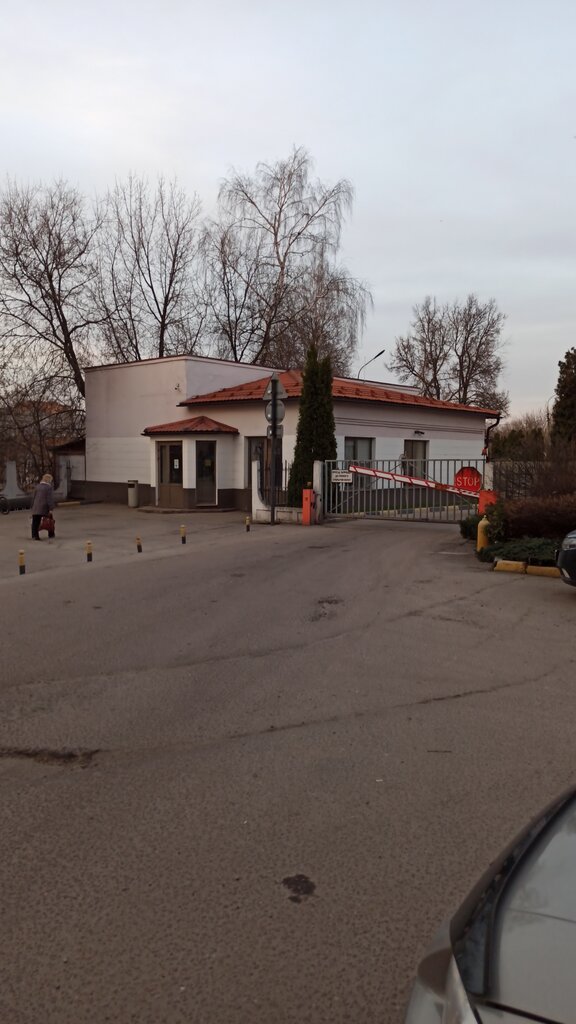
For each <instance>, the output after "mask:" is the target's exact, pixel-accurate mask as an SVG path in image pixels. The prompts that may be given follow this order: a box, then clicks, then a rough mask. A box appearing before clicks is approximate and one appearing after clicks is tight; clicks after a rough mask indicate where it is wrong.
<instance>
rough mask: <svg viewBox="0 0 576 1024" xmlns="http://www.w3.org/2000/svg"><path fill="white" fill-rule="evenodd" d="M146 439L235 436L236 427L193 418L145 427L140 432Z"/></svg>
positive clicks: (207, 417)
mask: <svg viewBox="0 0 576 1024" xmlns="http://www.w3.org/2000/svg"><path fill="white" fill-rule="evenodd" d="M142 433H143V434H146V435H147V436H148V437H152V436H154V435H156V434H237V433H238V430H237V428H236V427H231V426H229V424H228V423H220V422H219V421H218V420H213V419H210V417H209V416H193V417H192V418H191V419H188V420H175V421H174V422H173V423H159V424H157V425H156V426H154V427H146V429H145V430H143V431H142Z"/></svg>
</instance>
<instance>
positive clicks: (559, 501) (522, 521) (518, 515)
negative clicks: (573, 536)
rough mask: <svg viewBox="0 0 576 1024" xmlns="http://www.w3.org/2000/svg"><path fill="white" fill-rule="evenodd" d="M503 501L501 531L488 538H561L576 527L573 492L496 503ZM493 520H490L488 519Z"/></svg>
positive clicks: (496, 539) (575, 500)
mask: <svg viewBox="0 0 576 1024" xmlns="http://www.w3.org/2000/svg"><path fill="white" fill-rule="evenodd" d="M498 504H501V505H502V519H503V527H504V528H503V531H502V530H501V531H500V533H499V535H497V534H498V530H495V532H494V534H493V533H492V529H491V531H490V539H491V540H494V541H495V542H497V541H503V540H514V539H516V538H518V537H547V538H549V539H550V540H561V539H562V537H564V536H565V535H566V534H567V533H569V532H570V530H574V529H576V494H567V495H563V496H562V497H552V498H525V499H522V500H517V501H507V502H504V503H500V502H499V503H498ZM491 524H492V520H491Z"/></svg>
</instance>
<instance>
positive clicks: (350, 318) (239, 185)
mask: <svg viewBox="0 0 576 1024" xmlns="http://www.w3.org/2000/svg"><path fill="white" fill-rule="evenodd" d="M351 205H352V188H351V186H350V184H349V182H347V181H345V180H342V181H339V182H337V183H336V184H335V185H332V186H327V185H324V184H323V183H322V182H320V181H314V180H313V179H312V176H311V161H310V157H309V156H308V154H307V153H306V152H305V150H303V149H294V151H293V152H292V153H291V155H290V156H289V157H288V159H286V160H280V161H278V162H277V163H275V164H264V163H261V164H258V166H257V168H256V171H255V173H254V175H252V176H250V175H241V174H236V173H234V174H232V176H231V177H230V178H228V179H227V180H226V181H224V183H223V185H222V187H221V189H220V195H219V207H220V209H219V217H218V220H217V222H216V223H214V224H212V225H210V227H209V230H208V233H207V236H206V238H205V253H206V266H207V288H208V295H209V300H208V307H209V310H210V314H209V321H208V322H209V327H210V334H211V337H212V339H213V342H214V344H215V346H216V349H217V350H218V351H219V353H220V354H224V353H225V354H227V355H231V356H232V358H234V359H244V360H246V361H248V362H253V363H264V362H268V363H271V362H275V363H279V365H297V364H300V365H302V364H303V360H304V358H305V354H306V351H307V349H308V345H309V343H310V339H308V341H307V343H306V344H305V345H304V344H302V333H303V329H304V321H305V319H306V317H307V316H309V315H310V312H311V308H312V306H311V294H312V292H314V283H313V279H314V277H315V275H317V274H318V268H320V267H321V268H323V269H322V274H323V275H324V278H325V279H326V277H327V273H328V270H329V271H330V275H332V278H333V285H334V288H333V293H334V294H335V292H336V280H337V279H339V280H340V282H341V283H342V284H343V280H344V272H343V271H342V270H336V269H335V268H333V267H332V265H331V261H332V260H333V259H334V257H335V255H336V253H337V251H338V246H339V243H340V233H341V228H342V222H343V218H344V216H345V214H346V212H347V211H349V210H350V209H351ZM355 286H356V282H355V281H354V279H353V278H351V277H348V279H347V282H346V290H347V292H348V296H349V297H350V298H352V293H353V291H354V288H355ZM341 294H343V290H342V289H341ZM364 298H365V292H364V291H360V292H359V293H358V295H357V296H356V299H355V301H354V302H352V305H350V302H341V303H340V305H339V309H340V314H341V317H342V318H343V319H344V318H347V326H346V328H344V326H342V327H339V330H338V338H337V339H336V338H333V339H328V338H327V339H326V344H328V345H329V346H330V345H331V344H332V342H334V344H340V346H343V344H344V338H346V348H347V353H346V359H344V353H343V352H342V351H341V352H340V355H339V358H338V362H339V364H340V365H343V364H344V363H345V362H346V363H348V362H349V360H350V356H351V354H352V353H353V351H354V348H355V347H356V343H357V333H358V330H359V329H360V328H361V326H362V322H363V317H362V316H359V315H357V314H358V313H359V312H360V311H361V310H362V309H365V305H364ZM317 299H318V295H316V299H315V300H314V303H316V304H317ZM314 303H313V304H312V305H314ZM352 307H354V312H353V314H352V315H350V314H351V309H352ZM335 309H336V304H333V310H335Z"/></svg>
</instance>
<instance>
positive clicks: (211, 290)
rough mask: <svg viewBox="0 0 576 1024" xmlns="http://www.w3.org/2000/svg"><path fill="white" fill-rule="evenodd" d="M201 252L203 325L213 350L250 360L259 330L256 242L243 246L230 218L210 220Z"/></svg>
mask: <svg viewBox="0 0 576 1024" xmlns="http://www.w3.org/2000/svg"><path fill="white" fill-rule="evenodd" d="M202 256H203V260H204V268H205V277H204V301H205V308H206V314H207V327H208V331H209V333H210V335H211V337H212V340H213V345H214V349H215V353H216V355H218V356H222V357H224V358H232V359H233V360H234V361H235V362H246V361H251V358H252V356H253V354H254V352H255V351H256V352H257V351H258V349H259V339H260V331H261V316H260V304H259V301H258V285H257V279H258V275H259V271H260V266H261V250H260V246H259V245H258V244H255V245H252V247H251V248H249V247H247V246H246V245H245V239H244V238H243V237H242V233H241V232H240V230H239V229H238V227H237V226H236V225H235V224H234V223H233V222H229V223H219V222H217V221H212V222H210V223H208V224H207V225H206V227H205V230H204V234H203V239H202Z"/></svg>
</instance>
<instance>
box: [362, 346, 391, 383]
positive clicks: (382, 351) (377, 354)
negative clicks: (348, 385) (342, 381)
mask: <svg viewBox="0 0 576 1024" xmlns="http://www.w3.org/2000/svg"><path fill="white" fill-rule="evenodd" d="M385 351H386V349H385V348H383V349H382V350H381V351H380V352H377V353H376V355H375V356H372V359H369V360H368V362H367V363H364V365H363V366H361V367H360V369H359V370H358V374H357V377H356V380H360V374H361V373H362V370H365V369H366V367H367V366H370V363H373V362H374V360H375V359H379V358H380V356H383V355H384V353H385Z"/></svg>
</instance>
